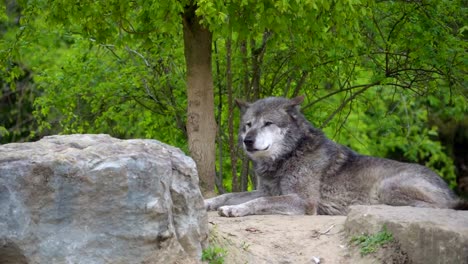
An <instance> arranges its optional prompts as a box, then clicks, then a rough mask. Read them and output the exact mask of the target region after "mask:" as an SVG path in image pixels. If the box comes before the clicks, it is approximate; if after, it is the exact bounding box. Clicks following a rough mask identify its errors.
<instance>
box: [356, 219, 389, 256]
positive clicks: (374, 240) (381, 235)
mask: <svg viewBox="0 0 468 264" xmlns="http://www.w3.org/2000/svg"><path fill="white" fill-rule="evenodd" d="M392 241H393V235H392V234H391V233H389V232H388V231H387V226H385V225H384V226H383V228H382V231H380V232H378V233H376V234H374V235H361V236H354V237H352V238H351V243H352V244H354V245H356V246H359V247H360V248H361V250H360V252H361V256H365V255H368V254H370V253H374V252H376V251H377V249H378V248H380V247H382V246H383V245H385V244H387V243H389V242H392Z"/></svg>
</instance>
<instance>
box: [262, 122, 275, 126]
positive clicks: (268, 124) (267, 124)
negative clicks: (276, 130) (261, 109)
mask: <svg viewBox="0 0 468 264" xmlns="http://www.w3.org/2000/svg"><path fill="white" fill-rule="evenodd" d="M271 125H273V122H270V121H266V122H265V124H264V125H263V126H266V127H267V126H271Z"/></svg>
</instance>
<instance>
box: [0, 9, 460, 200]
mask: <svg viewBox="0 0 468 264" xmlns="http://www.w3.org/2000/svg"><path fill="white" fill-rule="evenodd" d="M467 14H468V12H467V3H466V1H463V0H454V1H449V0H408V1H372V0H333V1H328V0H295V1H288V0H278V1H277V0H259V1H257V0H239V1H236V0H198V1H196V0H178V1H143V0H134V1H127V0H106V1H95V0H92V1H91V0H83V1H73V0H53V1H52V0H30V1H26V0H6V1H2V2H1V3H0V84H1V87H0V143H1V144H4V143H9V142H24V141H34V140H37V139H39V138H41V137H43V136H45V135H50V134H70V133H106V134H110V135H112V136H114V137H118V138H151V139H158V140H160V141H163V142H165V143H168V144H171V145H174V146H177V147H179V148H181V149H182V150H184V151H185V152H187V153H188V154H189V155H191V156H192V157H194V159H195V161H196V162H197V167H198V171H199V174H200V179H201V186H202V189H203V191H204V192H205V193H206V192H210V191H213V190H214V189H215V187H216V190H217V191H218V192H226V191H243V190H249V189H252V188H255V182H256V181H255V175H254V174H253V173H252V170H251V165H250V164H249V162H248V160H247V159H246V157H245V156H244V155H243V153H242V150H241V148H239V146H238V144H237V127H238V122H239V112H238V111H237V110H236V109H235V103H234V99H235V98H240V99H244V100H247V101H254V100H256V99H258V98H263V97H266V96H285V97H294V96H297V95H304V96H305V102H304V103H303V105H302V111H303V112H304V114H305V115H306V116H307V118H308V119H309V120H310V121H311V122H312V123H313V124H314V125H315V126H316V127H319V128H321V129H323V130H324V132H325V133H326V135H327V136H328V137H330V138H331V139H333V140H334V141H337V142H339V143H341V144H344V145H346V146H349V147H351V148H352V149H354V150H356V151H358V152H360V153H362V154H367V155H375V156H380V157H387V158H392V159H396V160H401V161H409V162H417V163H420V164H423V165H426V166H428V167H430V168H432V169H433V170H435V171H436V172H438V173H439V174H440V175H441V176H442V177H443V178H444V179H445V180H446V181H447V182H448V183H449V185H450V186H451V187H452V188H453V189H455V190H456V191H457V192H458V193H459V194H462V195H463V194H465V195H466V192H467V191H468V154H467V153H468V102H467V97H468V88H467V79H466V74H467V56H466V50H467V42H466V40H467V36H468V30H467V29H468V27H467V25H466V21H468V18H467Z"/></svg>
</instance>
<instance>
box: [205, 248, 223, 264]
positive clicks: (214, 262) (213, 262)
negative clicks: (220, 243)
mask: <svg viewBox="0 0 468 264" xmlns="http://www.w3.org/2000/svg"><path fill="white" fill-rule="evenodd" d="M225 256H226V250H225V249H223V248H220V247H207V248H205V249H204V250H203V252H202V261H207V262H208V263H210V264H222V263H224V257H225Z"/></svg>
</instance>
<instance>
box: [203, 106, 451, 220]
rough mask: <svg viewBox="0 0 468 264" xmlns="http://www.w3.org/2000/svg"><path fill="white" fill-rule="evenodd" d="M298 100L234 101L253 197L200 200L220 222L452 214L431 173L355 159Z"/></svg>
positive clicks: (249, 194) (443, 188)
mask: <svg viewBox="0 0 468 264" xmlns="http://www.w3.org/2000/svg"><path fill="white" fill-rule="evenodd" d="M302 101H303V97H296V98H293V99H286V98H280V97H269V98H265V99H261V100H258V101H256V102H254V103H247V102H242V101H237V105H238V106H239V108H240V110H241V115H242V117H241V124H240V131H239V143H240V144H242V146H243V149H244V150H245V152H246V154H247V155H248V157H249V158H250V160H251V161H252V163H253V167H254V170H255V173H256V175H257V178H258V184H257V190H254V191H252V192H240V193H227V194H223V195H219V196H217V197H214V198H210V199H206V200H205V207H206V209H207V210H218V212H219V214H220V215H221V216H230V217H237V216H245V215H251V214H288V215H291V214H325V215H346V214H347V212H348V206H350V205H353V204H360V205H372V204H387V205H393V206H416V207H433V208H454V207H455V206H457V204H458V199H457V198H456V196H455V194H454V193H453V192H452V191H451V190H450V189H449V187H448V186H447V184H446V183H445V182H444V180H443V179H442V178H441V177H439V176H438V175H437V174H436V173H434V172H433V171H431V170H430V169H428V168H426V167H424V166H421V165H418V164H410V163H402V162H398V161H394V160H389V159H384V158H377V157H370V156H364V155H360V154H358V153H356V152H354V151H353V150H351V149H349V148H347V147H345V146H342V145H340V144H337V143H335V142H333V141H332V140H330V139H328V138H327V137H326V136H325V135H324V134H323V132H322V131H320V130H319V129H317V128H315V127H314V126H312V124H311V123H310V122H309V121H307V119H306V118H305V117H304V115H303V114H302V113H301V112H300V109H299V108H300V104H301V103H302Z"/></svg>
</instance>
